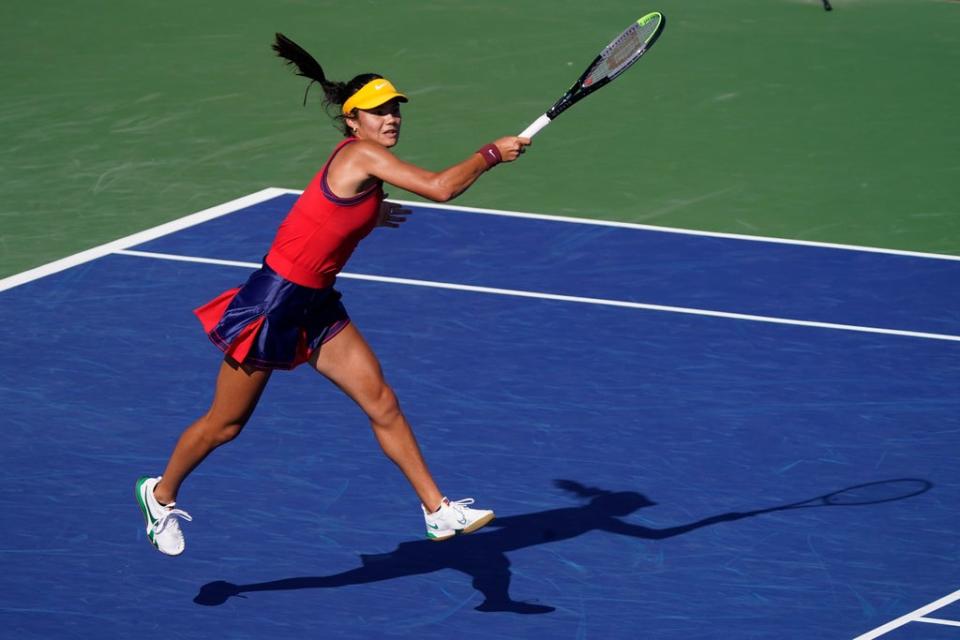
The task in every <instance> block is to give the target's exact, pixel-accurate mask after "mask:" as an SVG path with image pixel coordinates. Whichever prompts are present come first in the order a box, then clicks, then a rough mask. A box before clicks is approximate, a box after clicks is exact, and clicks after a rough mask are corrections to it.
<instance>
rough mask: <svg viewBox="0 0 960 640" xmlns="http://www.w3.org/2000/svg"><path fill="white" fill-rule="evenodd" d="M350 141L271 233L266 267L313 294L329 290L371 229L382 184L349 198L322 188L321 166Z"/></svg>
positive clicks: (335, 151) (380, 200)
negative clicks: (311, 289)
mask: <svg viewBox="0 0 960 640" xmlns="http://www.w3.org/2000/svg"><path fill="white" fill-rule="evenodd" d="M355 141H356V138H347V139H346V140H344V141H343V142H341V143H340V144H338V145H337V147H336V148H335V149H334V150H333V153H332V154H330V157H329V158H328V159H327V161H326V163H325V164H324V165H323V168H321V169H320V171H319V172H318V173H317V175H316V176H314V178H313V180H312V181H311V182H310V184H309V185H308V186H307V188H306V190H305V191H304V192H303V194H302V195H301V196H300V197H299V198H298V199H297V201H296V202H295V203H294V205H293V208H292V209H290V213H288V214H287V217H286V218H285V219H284V221H283V223H281V225H280V228H279V229H278V230H277V235H276V237H275V238H274V240H273V244H272V245H271V246H270V252H269V253H268V254H267V258H266V262H267V265H268V266H269V267H270V268H271V269H273V270H274V271H276V272H277V273H278V274H280V276H282V277H283V278H285V279H287V280H289V281H290V282H293V283H296V284H299V285H301V286H304V287H312V288H314V289H325V288H326V287H329V286H331V285H332V284H333V282H334V280H335V279H336V277H337V274H338V273H340V270H341V269H343V266H344V265H345V264H346V263H347V260H348V259H349V258H350V255H351V254H352V253H353V250H354V249H356V248H357V244H358V243H359V242H360V241H361V240H362V239H363V238H365V237H366V236H367V235H368V234H369V233H370V232H371V231H373V228H374V227H375V226H376V224H377V213H378V211H379V210H380V203H381V202H382V201H383V188H382V183H380V182H377V183H376V184H375V185H373V186H372V187H370V188H369V189H367V190H366V191H364V192H363V193H358V194H357V195H355V196H352V197H349V198H340V197H338V196H336V195H335V194H334V193H333V192H332V191H331V190H330V187H329V186H328V185H327V167H329V166H330V163H331V162H332V161H333V159H334V158H335V157H336V155H337V154H338V153H340V150H341V149H343V148H344V147H345V146H347V145H348V144H350V143H351V142H355Z"/></svg>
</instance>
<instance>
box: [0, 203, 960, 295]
mask: <svg viewBox="0 0 960 640" xmlns="http://www.w3.org/2000/svg"><path fill="white" fill-rule="evenodd" d="M301 193H303V192H302V191H301V190H298V189H282V188H279V187H268V188H266V189H262V190H260V191H257V192H256V193H251V194H250V195H247V196H244V197H242V198H237V199H236V200H231V201H230V202H225V203H223V204H220V205H217V206H215V207H211V208H210V209H204V210H203V211H198V212H197V213H193V214H190V215H188V216H184V217H183V218H179V219H177V220H172V221H171V222H168V223H166V224H161V225H159V226H156V227H152V228H150V229H145V230H143V231H140V232H137V233H134V234H133V235H129V236H127V237H125V238H120V239H119V240H114V241H112V242H108V243H106V244H102V245H100V246H98V247H93V248H92V249H87V250H86V251H81V252H79V253H76V254H73V255H71V256H67V257H65V258H62V259H60V260H55V261H53V262H50V263H48V264H45V265H42V266H39V267H36V268H35V269H30V270H28V271H24V272H22V273H18V274H15V275H12V276H9V277H6V278H3V279H0V291H6V290H7V289H12V288H13V287H17V286H19V285H22V284H26V283H28V282H32V281H33V280H37V279H39V278H43V277H45V276H49V275H52V274H54V273H58V272H60V271H63V270H65V269H69V268H70V267H75V266H77V265H80V264H83V263H85V262H90V261H91V260H96V259H97V258H101V257H103V256H105V255H109V254H110V253H113V252H115V251H117V250H120V249H126V248H128V247H132V246H135V245H137V244H142V243H144V242H149V241H150V240H156V239H157V238H159V237H161V236H164V235H167V234H170V233H174V232H176V231H180V230H182V229H186V228H187V227H191V226H194V225H197V224H200V223H202V222H206V221H208V220H212V219H214V218H217V217H220V216H223V215H226V214H228V213H233V212H234V211H237V210H239V209H243V208H244V207H249V206H252V205H254V204H259V203H260V202H265V201H267V200H271V199H273V198H275V197H277V196H281V195H299V194H301ZM391 201H392V202H397V203H398V204H402V205H405V206H415V207H429V208H433V209H441V210H447V211H462V212H466V213H479V214H487V215H496V216H507V217H513V218H528V219H534V220H547V221H552V222H568V223H573V224H586V225H594V226H606V227H619V228H623V229H640V230H644V231H653V232H659V233H675V234H681V235H690V236H702V237H709V238H728V239H731V240H743V241H747V242H769V243H775V244H791V245H798V246H806V247H820V248H826V249H840V250H845V251H865V252H870V253H883V254H889V255H897V256H910V257H915V258H929V259H932V260H956V261H960V256H952V255H948V254H941V253H922V252H917V251H901V250H898V249H882V248H878V247H863V246H857V245H849V244H831V243H827V242H812V241H807V240H790V239H785V238H770V237H766V236H749V235H741V234H735V233H720V232H713V231H696V230H690V229H673V228H670V227H655V226H651V225H643V224H636V223H632V222H616V221H613V220H593V219H586V218H571V217H567V216H553V215H546V214H542V213H525V212H521V211H503V210H500V209H483V208H479V207H463V206H458V205H450V204H441V203H435V202H414V201H410V200H391Z"/></svg>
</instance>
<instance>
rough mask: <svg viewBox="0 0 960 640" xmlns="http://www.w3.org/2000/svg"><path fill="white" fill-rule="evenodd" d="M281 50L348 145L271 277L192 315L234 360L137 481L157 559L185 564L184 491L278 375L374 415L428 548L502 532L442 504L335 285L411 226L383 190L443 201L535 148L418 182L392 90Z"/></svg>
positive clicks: (522, 143)
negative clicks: (305, 377) (301, 380)
mask: <svg viewBox="0 0 960 640" xmlns="http://www.w3.org/2000/svg"><path fill="white" fill-rule="evenodd" d="M273 49H274V50H275V51H276V52H277V54H278V55H280V56H281V57H282V58H285V59H286V60H287V62H288V63H290V64H293V65H295V66H296V68H297V70H298V74H299V75H302V76H304V77H306V78H308V79H310V80H311V84H312V82H317V83H319V84H320V86H321V87H322V88H323V91H324V94H325V99H324V103H325V105H326V106H331V105H332V106H335V107H336V108H338V109H339V111H340V113H339V114H338V115H337V119H338V120H340V122H341V124H342V125H343V133H344V136H345V139H344V140H343V141H342V142H340V144H338V145H337V146H336V148H334V150H333V152H332V154H331V155H330V157H329V158H328V160H327V162H326V163H325V164H324V165H323V167H322V168H321V169H320V171H319V172H318V173H317V175H316V176H315V177H314V179H313V180H312V181H311V182H310V184H309V185H308V186H307V188H306V190H304V192H303V194H302V195H301V196H300V198H299V199H298V200H297V201H296V203H295V204H294V205H293V208H292V209H291V210H290V212H289V213H288V215H287V217H286V219H285V220H284V221H283V223H282V224H281V225H280V228H279V230H278V231H277V234H276V237H275V239H274V241H273V244H272V246H271V247H270V250H269V252H268V254H267V256H266V258H265V260H264V264H263V266H262V267H261V268H260V269H259V270H257V271H256V272H254V273H253V274H252V275H251V276H250V278H249V279H248V280H247V282H246V283H245V284H244V285H243V286H242V287H239V288H237V289H231V290H229V291H226V292H224V293H223V294H221V295H220V296H218V297H217V298H215V299H214V300H212V301H211V302H209V303H207V304H206V305H204V306H202V307H200V308H199V309H197V310H196V312H195V313H196V314H197V316H198V317H199V318H200V321H201V322H202V324H203V326H204V329H205V330H206V332H207V334H208V336H209V337H210V339H211V340H212V341H213V342H214V344H216V345H217V346H218V347H219V348H220V349H221V350H222V351H223V352H224V354H225V355H224V359H223V362H222V364H221V366H220V372H219V375H218V378H217V383H216V389H215V393H214V398H213V402H212V404H211V406H210V409H209V410H208V411H207V413H206V414H205V415H203V416H202V417H201V418H199V419H198V420H197V421H196V422H194V423H193V424H192V425H191V426H189V427H188V428H187V429H186V430H185V431H184V432H183V434H182V435H181V436H180V439H179V441H178V442H177V445H176V447H175V449H174V451H173V454H172V455H171V457H170V459H169V461H168V463H167V467H166V470H165V471H164V472H163V475H162V476H160V477H142V478H140V479H139V480H138V481H137V484H136V495H137V502H138V503H139V505H140V509H141V511H142V512H143V515H144V518H145V520H146V526H147V537H148V539H149V540H150V541H151V542H152V543H153V545H154V546H155V547H156V548H157V549H158V550H159V551H160V552H161V553H164V554H167V555H179V554H180V553H182V552H183V549H184V539H183V532H182V531H181V529H180V524H179V519H183V520H191V519H192V518H191V517H190V515H189V514H187V513H186V512H185V511H183V510H182V509H178V508H176V504H175V501H176V499H177V494H178V492H179V490H180V486H181V484H182V483H183V481H184V480H185V479H186V477H187V476H188V475H189V474H190V473H191V472H192V471H193V470H194V469H195V468H196V467H197V465H199V464H200V463H201V462H202V461H203V460H204V458H206V457H207V455H209V454H210V452H211V451H213V450H214V449H215V448H217V447H218V446H220V445H222V444H225V443H227V442H229V441H231V440H233V439H234V438H235V437H237V435H238V434H239V433H240V431H241V430H242V429H243V427H244V425H245V424H246V423H247V421H248V420H249V419H250V416H251V415H252V414H253V411H254V409H255V407H256V405H257V402H258V400H259V399H260V395H261V393H262V392H263V390H264V388H265V386H266V384H267V382H268V381H269V379H270V375H271V373H272V372H273V370H275V369H292V368H294V367H297V366H299V365H301V364H303V363H309V365H310V366H311V367H313V368H314V369H316V370H317V371H318V372H319V373H321V374H323V375H324V376H325V377H326V378H328V379H329V380H330V381H331V382H333V383H334V384H335V385H336V386H337V387H339V388H340V389H341V390H343V391H344V393H346V394H347V395H348V396H349V397H350V398H351V399H353V400H354V401H355V402H356V403H357V404H358V405H359V406H360V408H361V409H362V410H363V411H364V413H366V415H367V417H368V418H369V420H370V424H371V426H372V427H373V432H374V434H375V435H376V438H377V441H378V442H379V444H380V446H381V447H382V448H383V451H384V453H385V454H386V455H387V457H388V458H389V459H390V460H392V461H393V462H394V463H395V464H396V465H397V466H398V467H399V468H400V471H401V472H402V473H403V474H404V476H406V478H407V480H408V481H409V482H410V484H411V485H412V487H413V490H414V492H415V493H416V494H417V497H418V498H419V499H420V502H421V509H422V511H423V515H424V519H425V521H426V528H427V529H426V531H427V537H428V538H430V539H431V540H446V539H448V538H450V537H452V536H454V535H456V534H458V533H469V532H472V531H476V530H477V529H479V528H480V527H482V526H484V525H485V524H487V523H489V522H490V521H491V520H493V517H494V514H493V512H492V511H488V510H483V509H473V508H471V507H470V506H469V505H470V504H472V503H473V499H471V498H467V499H464V500H457V501H450V500H448V499H447V498H446V497H444V495H443V493H442V492H441V491H440V489H439V488H438V487H437V484H436V482H435V481H434V479H433V477H432V476H431V475H430V472H429V470H428V469H427V465H426V462H425V461H424V459H423V456H422V454H421V452H420V448H419V446H418V445H417V441H416V438H415V437H414V434H413V431H412V430H411V428H410V425H409V424H408V422H407V420H406V418H405V417H404V415H403V412H402V411H401V410H400V406H399V404H398V402H397V398H396V396H395V395H394V393H393V391H392V389H391V388H390V386H389V385H388V384H387V382H386V381H385V380H384V376H383V373H382V371H381V369H380V364H379V362H378V360H377V357H376V356H375V355H374V353H373V351H371V349H370V346H369V345H368V344H367V342H366V341H365V340H364V338H363V336H362V335H361V334H360V331H359V330H358V329H357V328H356V326H354V325H353V324H352V323H351V322H350V318H349V317H348V315H347V312H346V310H345V309H344V306H343V304H342V303H341V302H340V294H339V293H338V292H337V291H336V290H335V289H334V288H333V285H334V281H335V279H336V275H337V273H339V272H340V270H341V269H342V268H343V266H344V264H345V263H346V262H347V259H348V258H349V257H350V255H351V254H352V253H353V250H354V249H355V248H356V246H357V243H359V242H360V240H361V239H363V238H364V237H365V236H367V234H369V233H370V232H371V231H372V230H373V229H374V227H377V226H386V227H397V226H398V225H399V224H400V223H402V222H403V220H404V219H405V217H406V215H407V213H408V211H407V210H405V209H401V208H400V207H399V206H398V205H396V204H391V203H388V202H385V201H384V197H385V194H384V192H383V188H382V186H383V183H389V184H392V185H396V186H397V187H400V188H402V189H406V190H407V191H411V192H413V193H416V194H419V195H421V196H423V197H425V198H428V199H430V200H435V201H440V202H443V201H447V200H450V199H452V198H455V197H456V196H458V195H460V194H461V193H463V192H464V191H465V190H466V189H467V188H468V187H470V185H472V184H473V183H474V182H475V181H476V180H477V179H478V178H479V177H480V176H481V175H483V173H484V172H485V171H487V170H488V169H490V168H491V167H493V166H494V165H496V164H498V163H500V162H511V161H513V160H516V159H517V157H518V156H519V155H520V154H521V153H523V151H524V147H526V145H528V144H530V140H529V139H528V138H519V137H514V136H508V137H504V138H500V139H499V140H496V141H495V142H493V143H491V144H487V145H484V146H483V147H482V148H481V149H480V150H479V151H478V152H477V153H474V154H471V155H470V156H469V157H468V158H467V159H465V160H463V161H462V162H460V163H458V164H455V165H453V166H451V167H449V168H447V169H444V170H443V171H440V172H432V171H428V170H427V169H422V168H420V167H417V166H414V165H411V164H408V163H406V162H403V161H401V160H399V159H398V158H397V157H396V156H394V155H393V154H392V153H391V152H390V149H391V148H392V147H393V146H394V145H396V144H397V141H398V139H399V137H400V125H401V121H402V119H401V115H400V104H401V103H403V102H407V97H406V96H404V95H403V94H402V93H400V92H398V91H397V90H396V88H395V87H394V86H393V84H391V83H390V82H389V81H388V80H387V79H385V78H384V77H383V76H380V75H377V74H363V75H359V76H357V77H355V78H354V79H353V80H351V81H349V82H347V83H342V82H333V81H329V80H327V78H326V77H325V75H324V72H323V69H322V68H321V67H320V65H319V64H318V63H317V62H316V60H314V59H313V58H312V57H311V56H310V55H309V54H308V53H307V52H306V51H304V50H303V49H301V48H300V47H298V46H297V45H296V44H295V43H293V42H292V41H290V40H289V39H287V38H286V37H284V36H283V35H282V34H277V38H276V42H275V43H274V45H273Z"/></svg>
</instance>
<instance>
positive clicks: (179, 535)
mask: <svg viewBox="0 0 960 640" xmlns="http://www.w3.org/2000/svg"><path fill="white" fill-rule="evenodd" d="M158 482H160V478H151V477H148V476H144V477H142V478H140V479H139V480H137V504H138V505H140V511H141V512H142V513H143V519H144V520H145V521H146V523H147V539H148V540H150V542H151V543H153V546H154V547H156V548H157V551H159V552H160V553H163V554H166V555H168V556H178V555H180V554H181V553H183V549H184V546H185V544H184V541H183V532H182V531H181V530H180V522H179V521H178V520H177V518H183V519H184V520H186V521H187V522H189V521H191V520H193V518H191V517H190V514H189V513H187V512H186V511H184V510H183V509H175V508H174V507H175V506H176V503H174V502H171V503H170V504H168V505H162V504H160V503H159V502H157V499H156V498H154V497H153V489H154V487H156V486H157V483H158Z"/></svg>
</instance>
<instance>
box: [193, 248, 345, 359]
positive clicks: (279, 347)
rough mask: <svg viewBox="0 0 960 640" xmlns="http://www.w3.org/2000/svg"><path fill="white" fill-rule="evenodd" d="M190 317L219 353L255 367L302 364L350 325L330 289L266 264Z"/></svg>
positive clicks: (338, 298) (337, 295)
mask: <svg viewBox="0 0 960 640" xmlns="http://www.w3.org/2000/svg"><path fill="white" fill-rule="evenodd" d="M194 313H195V314H196V315H197V317H198V318H199V319H200V322H201V323H202V324H203V328H204V331H206V332H207V335H208V336H209V337H210V340H211V341H212V342H213V343H214V344H215V345H217V347H219V348H220V350H221V351H223V352H224V353H225V354H226V355H228V356H230V357H231V358H233V359H234V360H236V361H237V362H240V363H243V364H249V365H252V366H254V367H257V368H259V369H293V368H294V367H297V366H299V365H301V364H303V363H304V362H306V361H307V360H309V359H310V357H311V356H312V355H313V353H314V352H315V351H316V350H317V349H319V348H320V346H321V345H322V344H323V343H324V342H326V341H328V340H330V339H331V338H332V337H333V336H335V335H337V333H339V332H340V331H341V330H342V329H343V328H344V327H346V326H347V325H348V324H349V323H350V317H349V316H348V315H347V310H346V309H345V308H344V306H343V303H342V302H340V293H339V292H338V291H336V290H335V289H334V288H333V287H329V288H327V289H311V288H310V287H304V286H301V285H298V284H294V283H293V282H290V281H289V280H285V279H284V278H283V277H281V276H280V275H278V274H277V273H276V272H275V271H274V270H273V269H271V268H270V267H268V266H267V265H266V264H264V265H263V266H262V267H261V268H260V269H258V270H257V271H255V272H253V274H251V275H250V278H249V279H248V280H247V282H246V283H245V284H244V285H243V286H242V287H237V288H235V289H229V290H227V291H224V292H223V293H222V294H220V295H219V296H217V297H216V298H214V299H213V300H211V301H210V302H208V303H207V304H205V305H203V306H202V307H199V308H197V309H195V310H194Z"/></svg>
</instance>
